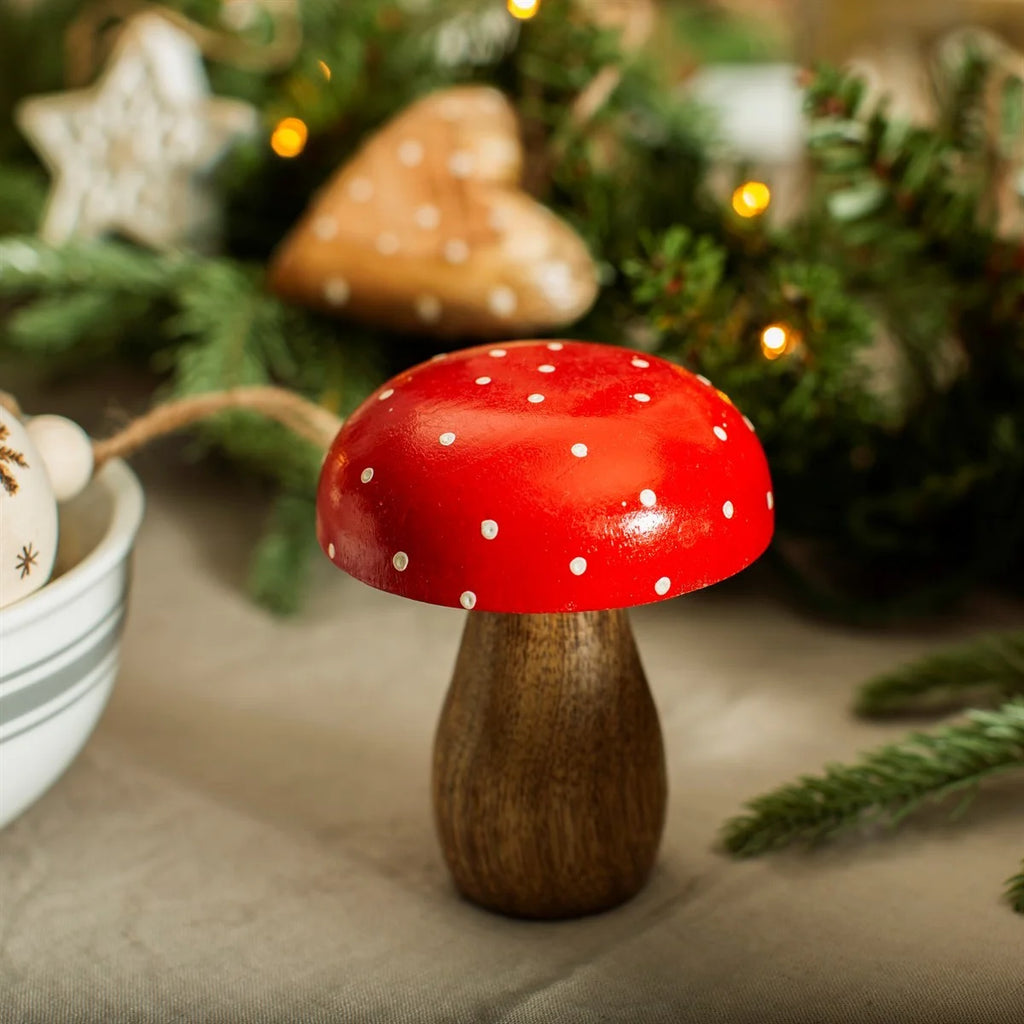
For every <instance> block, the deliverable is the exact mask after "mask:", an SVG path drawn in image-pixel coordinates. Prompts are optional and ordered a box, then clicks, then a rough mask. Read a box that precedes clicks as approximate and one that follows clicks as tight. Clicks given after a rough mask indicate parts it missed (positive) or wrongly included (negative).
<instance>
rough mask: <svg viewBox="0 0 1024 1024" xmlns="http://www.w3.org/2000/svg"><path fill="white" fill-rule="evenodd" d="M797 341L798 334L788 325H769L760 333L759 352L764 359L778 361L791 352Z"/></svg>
mask: <svg viewBox="0 0 1024 1024" xmlns="http://www.w3.org/2000/svg"><path fill="white" fill-rule="evenodd" d="M798 340H799V335H798V333H797V332H796V331H794V330H793V328H792V327H790V326H789V324H782V323H775V324H769V325H768V326H767V327H766V328H765V329H764V330H763V331H762V332H761V352H762V353H763V354H764V357H765V359H778V358H779V356H784V355H786V353H787V352H792V351H793V349H794V348H795V347H796V343H797V341H798Z"/></svg>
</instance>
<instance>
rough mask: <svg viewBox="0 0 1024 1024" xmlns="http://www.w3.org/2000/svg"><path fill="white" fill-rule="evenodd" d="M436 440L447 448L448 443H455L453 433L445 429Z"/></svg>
mask: <svg viewBox="0 0 1024 1024" xmlns="http://www.w3.org/2000/svg"><path fill="white" fill-rule="evenodd" d="M438 441H439V442H440V443H441V444H443V445H444V446H445V448H447V447H448V446H449V445H453V444H455V435H454V434H453V433H452V432H451V431H450V430H446V431H445V432H444V433H443V434H441V435H440V437H438Z"/></svg>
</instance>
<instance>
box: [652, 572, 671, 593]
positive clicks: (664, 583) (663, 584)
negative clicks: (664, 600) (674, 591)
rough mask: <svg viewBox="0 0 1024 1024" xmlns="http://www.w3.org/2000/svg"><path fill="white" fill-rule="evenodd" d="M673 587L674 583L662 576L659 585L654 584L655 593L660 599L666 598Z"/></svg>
mask: <svg viewBox="0 0 1024 1024" xmlns="http://www.w3.org/2000/svg"><path fill="white" fill-rule="evenodd" d="M671 586H672V581H671V580H670V579H669V578H668V577H667V576H662V577H661V579H660V580H658V582H657V583H655V584H654V592H655V593H656V594H657V595H658V596H659V597H664V596H665V595H666V594H667V593H668V588H669V587H671Z"/></svg>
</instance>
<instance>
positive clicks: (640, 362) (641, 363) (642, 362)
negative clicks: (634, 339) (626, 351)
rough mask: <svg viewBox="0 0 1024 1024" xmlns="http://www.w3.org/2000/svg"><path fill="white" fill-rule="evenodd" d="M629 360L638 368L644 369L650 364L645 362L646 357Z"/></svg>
mask: <svg viewBox="0 0 1024 1024" xmlns="http://www.w3.org/2000/svg"><path fill="white" fill-rule="evenodd" d="M631 362H632V363H633V365H634V366H635V367H637V368H638V369H640V370H646V369H647V367H648V366H650V365H651V364H650V363H649V362H647V360H646V359H639V358H637V359H633V360H631Z"/></svg>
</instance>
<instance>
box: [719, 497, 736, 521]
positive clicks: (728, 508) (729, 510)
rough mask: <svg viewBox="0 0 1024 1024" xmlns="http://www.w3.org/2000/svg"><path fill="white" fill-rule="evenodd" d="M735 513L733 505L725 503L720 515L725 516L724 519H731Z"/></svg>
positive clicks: (729, 502) (728, 502)
mask: <svg viewBox="0 0 1024 1024" xmlns="http://www.w3.org/2000/svg"><path fill="white" fill-rule="evenodd" d="M735 511H736V509H735V508H733V504H732V502H731V501H727V502H726V503H725V504H724V505H723V506H722V515H723V516H725V518H726V519H732V517H733V513H735Z"/></svg>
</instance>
